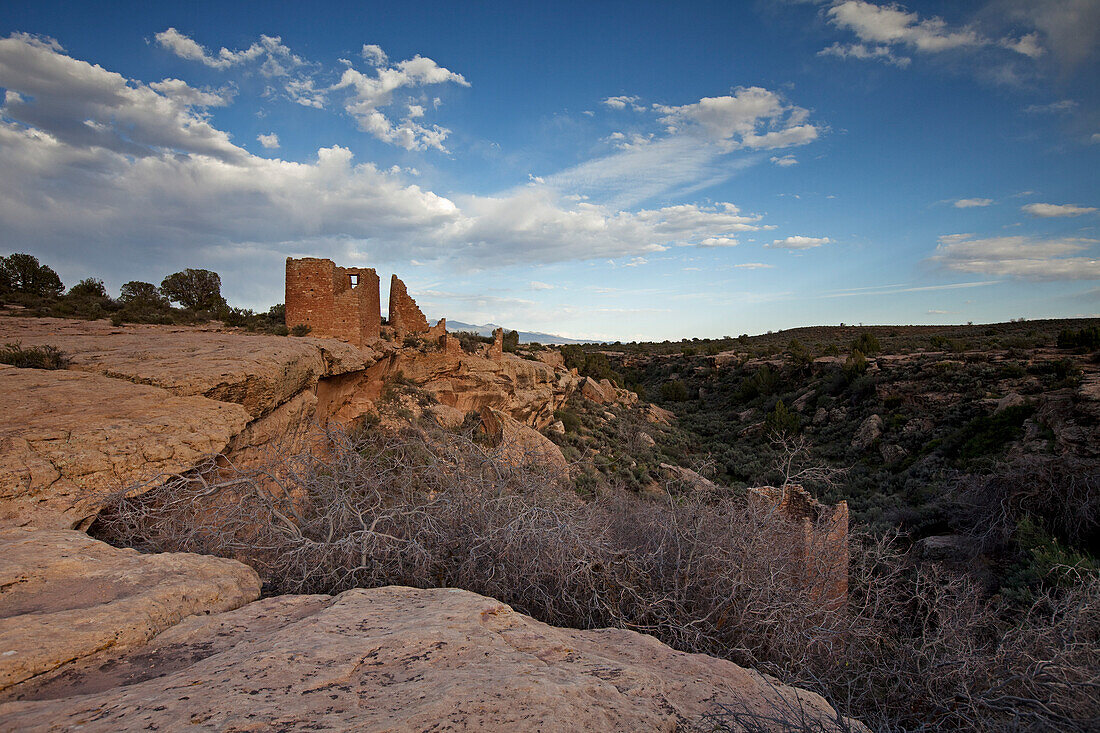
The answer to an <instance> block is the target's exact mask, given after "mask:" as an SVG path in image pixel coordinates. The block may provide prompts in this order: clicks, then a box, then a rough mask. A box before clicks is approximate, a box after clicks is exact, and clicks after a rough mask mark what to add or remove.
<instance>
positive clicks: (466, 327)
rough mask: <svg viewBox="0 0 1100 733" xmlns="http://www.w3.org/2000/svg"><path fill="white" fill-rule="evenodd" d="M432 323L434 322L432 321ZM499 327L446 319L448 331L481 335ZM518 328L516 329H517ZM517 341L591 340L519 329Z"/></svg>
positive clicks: (522, 342) (575, 342) (488, 334)
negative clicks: (471, 332)
mask: <svg viewBox="0 0 1100 733" xmlns="http://www.w3.org/2000/svg"><path fill="white" fill-rule="evenodd" d="M433 323H434V322H433ZM498 328H501V326H499V325H497V324H495V323H486V324H484V325H481V326H477V325H474V324H473V323H463V322H462V321H451V320H448V321H447V330H448V331H473V332H474V333H476V334H478V335H481V336H492V335H493V331H494V330H495V329H498ZM504 330H505V331H511V330H513V329H510V328H505V329H504ZM517 330H518V329H517ZM519 342H520V343H521V344H529V343H532V342H535V343H540V344H587V343H592V342H591V341H584V340H580V339H570V338H566V337H565V336H555V335H554V334H552V333H540V332H538V331H519Z"/></svg>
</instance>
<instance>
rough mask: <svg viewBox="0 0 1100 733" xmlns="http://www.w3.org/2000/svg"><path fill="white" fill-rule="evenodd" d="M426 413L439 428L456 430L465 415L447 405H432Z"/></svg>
mask: <svg viewBox="0 0 1100 733" xmlns="http://www.w3.org/2000/svg"><path fill="white" fill-rule="evenodd" d="M428 411H429V412H430V413H431V414H432V417H434V418H435V421H436V422H437V423H439V424H440V426H442V427H445V428H457V427H458V426H459V425H461V424H462V423H463V421H464V420H465V419H466V413H465V412H463V411H462V410H456V409H455V408H453V407H449V406H447V405H432V406H431V407H430V408H428Z"/></svg>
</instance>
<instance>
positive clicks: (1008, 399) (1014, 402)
mask: <svg viewBox="0 0 1100 733" xmlns="http://www.w3.org/2000/svg"><path fill="white" fill-rule="evenodd" d="M1025 402H1026V400H1025V399H1024V398H1023V397H1021V396H1020V395H1018V394H1016V393H1015V392H1009V393H1008V394H1006V395H1005V396H1004V397H1002V398H1001V399H999V400H997V406H996V407H995V408H994V409H993V414H994V415H997V414H999V413H1002V412H1004V411H1005V410H1007V409H1009V408H1010V407H1019V406H1020V405H1022V404H1024V403H1025Z"/></svg>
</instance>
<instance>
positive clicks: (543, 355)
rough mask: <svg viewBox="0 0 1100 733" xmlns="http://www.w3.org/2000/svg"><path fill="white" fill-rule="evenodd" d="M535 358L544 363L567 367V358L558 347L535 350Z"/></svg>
mask: <svg viewBox="0 0 1100 733" xmlns="http://www.w3.org/2000/svg"><path fill="white" fill-rule="evenodd" d="M535 358H536V359H538V360H539V361H541V362H542V363H543V364H549V365H550V366H552V367H561V368H563V369H564V368H565V359H564V358H563V357H562V355H561V352H560V351H558V350H557V349H542V350H541V351H536V352H535Z"/></svg>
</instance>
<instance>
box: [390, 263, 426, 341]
mask: <svg viewBox="0 0 1100 733" xmlns="http://www.w3.org/2000/svg"><path fill="white" fill-rule="evenodd" d="M390 325H391V326H393V328H394V330H395V331H396V332H397V338H398V339H402V338H404V337H405V335H406V334H410V333H426V332H427V331H428V319H427V318H425V317H424V313H423V311H421V310H420V308H419V307H418V306H417V305H416V301H415V300H413V299H412V298H411V297H409V293H408V291H407V290H406V289H405V283H403V282H401V278H399V277H398V276H397V275H394V276H393V277H391V278H390Z"/></svg>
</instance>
